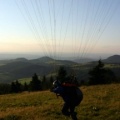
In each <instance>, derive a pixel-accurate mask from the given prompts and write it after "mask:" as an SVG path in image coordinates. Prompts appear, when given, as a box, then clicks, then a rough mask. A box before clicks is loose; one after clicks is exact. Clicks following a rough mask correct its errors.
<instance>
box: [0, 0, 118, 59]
mask: <svg viewBox="0 0 120 120" xmlns="http://www.w3.org/2000/svg"><path fill="white" fill-rule="evenodd" d="M0 53H29V54H31V53H32V54H36V53H39V54H43V55H49V56H53V57H54V56H59V57H61V56H62V55H63V53H65V55H67V54H68V55H72V56H74V57H89V55H91V54H98V55H99V56H102V55H103V54H109V55H113V54H120V0H0ZM90 57H92V56H90Z"/></svg>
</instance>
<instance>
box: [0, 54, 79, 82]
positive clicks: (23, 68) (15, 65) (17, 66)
mask: <svg viewBox="0 0 120 120" xmlns="http://www.w3.org/2000/svg"><path fill="white" fill-rule="evenodd" d="M75 64H77V63H75V62H72V61H68V60H54V59H52V58H50V57H46V56H45V57H41V58H38V59H32V60H28V59H26V58H17V59H12V60H1V61H0V82H11V81H14V80H17V79H21V78H26V77H31V76H32V75H33V74H34V73H37V74H38V75H41V76H43V75H47V74H51V73H52V72H55V71H54V70H55V68H54V66H55V67H56V69H58V67H59V66H60V65H65V66H68V67H69V66H72V65H75Z"/></svg>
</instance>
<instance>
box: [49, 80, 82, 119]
mask: <svg viewBox="0 0 120 120" xmlns="http://www.w3.org/2000/svg"><path fill="white" fill-rule="evenodd" d="M51 92H54V93H56V95H59V96H61V97H62V98H63V100H64V102H65V103H64V105H63V108H62V113H63V115H65V116H69V117H70V116H71V117H72V119H73V120H77V113H76V112H75V111H74V110H75V107H76V106H78V105H79V104H80V102H81V101H82V99H83V93H82V91H81V90H80V89H79V88H78V87H77V86H76V84H74V83H69V82H64V83H60V81H59V80H55V81H54V82H53V89H52V90H51Z"/></svg>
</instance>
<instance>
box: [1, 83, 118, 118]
mask: <svg viewBox="0 0 120 120" xmlns="http://www.w3.org/2000/svg"><path fill="white" fill-rule="evenodd" d="M80 89H81V90H82V91H83V94H84V98H83V101H82V102H81V104H80V105H79V106H78V107H76V111H77V113H78V115H77V116H78V120H120V84H109V85H96V86H82V87H80ZM63 103H64V102H63V100H62V99H61V97H59V98H57V97H56V95H55V94H54V93H51V92H50V91H39V92H23V93H18V94H7V95H0V120H71V118H69V117H65V116H63V115H62V113H61V108H62V105H63Z"/></svg>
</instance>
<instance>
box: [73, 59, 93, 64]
mask: <svg viewBox="0 0 120 120" xmlns="http://www.w3.org/2000/svg"><path fill="white" fill-rule="evenodd" d="M73 61H74V62H77V63H88V62H92V61H95V59H90V58H82V59H75V60H73Z"/></svg>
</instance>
